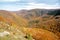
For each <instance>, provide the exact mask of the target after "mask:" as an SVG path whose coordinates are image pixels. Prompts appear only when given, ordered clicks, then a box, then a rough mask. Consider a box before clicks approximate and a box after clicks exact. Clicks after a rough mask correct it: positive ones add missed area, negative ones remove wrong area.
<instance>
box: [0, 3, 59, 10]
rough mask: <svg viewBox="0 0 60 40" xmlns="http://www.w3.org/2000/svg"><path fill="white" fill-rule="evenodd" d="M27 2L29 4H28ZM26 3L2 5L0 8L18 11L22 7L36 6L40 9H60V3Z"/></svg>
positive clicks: (28, 8)
mask: <svg viewBox="0 0 60 40" xmlns="http://www.w3.org/2000/svg"><path fill="white" fill-rule="evenodd" d="M26 4H27V5H26ZM26 4H24V3H23V4H22V3H17V5H12V4H9V5H3V6H2V5H1V6H2V7H0V9H2V10H9V11H17V10H22V9H27V10H30V9H35V8H39V9H60V6H59V4H58V3H56V4H54V5H49V4H45V3H35V2H32V3H26Z"/></svg>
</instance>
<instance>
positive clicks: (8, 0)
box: [0, 0, 20, 2]
mask: <svg viewBox="0 0 60 40" xmlns="http://www.w3.org/2000/svg"><path fill="white" fill-rule="evenodd" d="M16 1H20V0H0V2H16Z"/></svg>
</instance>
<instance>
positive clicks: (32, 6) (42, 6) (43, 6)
mask: <svg viewBox="0 0 60 40" xmlns="http://www.w3.org/2000/svg"><path fill="white" fill-rule="evenodd" d="M28 4H29V5H27V6H25V9H28V10H29V9H35V8H40V9H59V8H60V6H59V5H58V3H56V4H55V5H48V4H45V3H28Z"/></svg>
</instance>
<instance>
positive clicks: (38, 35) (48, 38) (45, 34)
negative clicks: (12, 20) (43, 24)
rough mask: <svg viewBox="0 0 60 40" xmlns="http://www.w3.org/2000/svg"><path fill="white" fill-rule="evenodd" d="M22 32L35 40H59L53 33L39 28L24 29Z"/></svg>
mask: <svg viewBox="0 0 60 40" xmlns="http://www.w3.org/2000/svg"><path fill="white" fill-rule="evenodd" d="M24 32H25V33H27V34H30V35H31V36H32V37H33V38H34V39H35V40H59V38H58V37H57V36H56V35H55V34H54V33H52V32H49V31H47V30H43V29H39V28H24Z"/></svg>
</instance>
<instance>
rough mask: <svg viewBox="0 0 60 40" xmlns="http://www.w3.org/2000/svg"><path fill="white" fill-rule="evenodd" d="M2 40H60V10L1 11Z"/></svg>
mask: <svg viewBox="0 0 60 40" xmlns="http://www.w3.org/2000/svg"><path fill="white" fill-rule="evenodd" d="M0 40H60V9H31V10H25V9H23V10H19V11H7V10H0Z"/></svg>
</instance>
